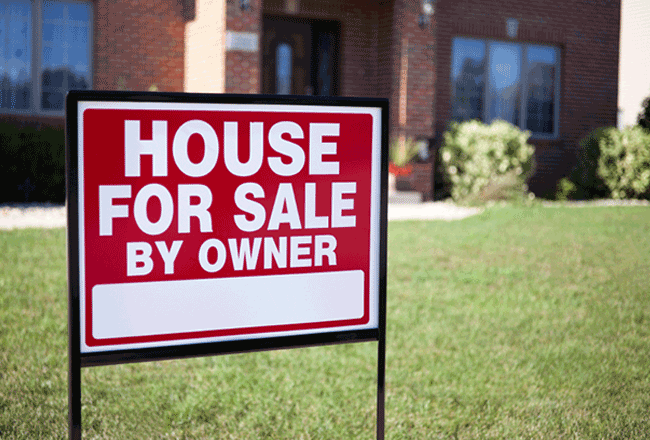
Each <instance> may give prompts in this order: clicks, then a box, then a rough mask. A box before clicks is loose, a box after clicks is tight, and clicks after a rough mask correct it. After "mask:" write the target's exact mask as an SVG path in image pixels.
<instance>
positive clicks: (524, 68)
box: [449, 35, 562, 140]
mask: <svg viewBox="0 0 650 440" xmlns="http://www.w3.org/2000/svg"><path fill="white" fill-rule="evenodd" d="M459 39H462V40H473V41H480V42H482V43H483V44H484V45H485V72H484V75H485V87H484V90H483V109H482V112H481V121H483V122H485V123H487V116H488V107H489V106H488V97H489V96H490V95H489V91H490V89H491V86H490V80H489V68H490V62H491V53H490V52H491V51H490V44H492V43H496V44H499V43H506V44H517V45H519V46H520V47H521V66H520V71H521V79H520V80H521V92H520V93H521V95H520V108H519V121H520V123H519V125H518V127H519V128H520V129H522V130H527V128H526V127H525V125H526V119H527V113H528V105H527V99H528V96H527V95H528V89H529V80H528V74H529V63H528V48H529V47H531V46H539V47H546V48H550V49H553V51H554V52H555V58H556V59H555V63H554V66H555V84H554V90H553V92H554V96H553V107H554V112H553V113H554V114H553V133H541V132H533V131H531V130H528V131H530V133H531V135H530V137H531V138H532V139H548V140H556V139H558V138H559V137H560V90H561V87H560V84H561V78H562V72H561V71H562V51H561V48H560V46H556V45H553V44H547V43H536V42H527V41H512V40H500V39H495V38H479V37H475V36H464V35H456V36H454V37H452V40H451V42H452V43H451V44H452V50H451V60H450V64H449V65H450V66H453V65H454V51H453V45H454V43H455V42H456V41H457V40H459ZM449 70H450V85H451V98H452V99H451V103H450V104H451V105H450V107H451V108H450V110H451V112H450V114H452V115H453V113H454V104H455V103H454V100H455V90H454V87H455V85H454V80H453V77H452V74H453V71H452V69H451V68H450V69H449ZM513 125H514V124H513Z"/></svg>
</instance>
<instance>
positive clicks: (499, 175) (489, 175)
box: [441, 121, 535, 203]
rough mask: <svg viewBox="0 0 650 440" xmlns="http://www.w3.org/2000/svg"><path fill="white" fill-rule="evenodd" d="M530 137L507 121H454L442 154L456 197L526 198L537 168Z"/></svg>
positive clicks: (476, 199) (474, 199)
mask: <svg viewBox="0 0 650 440" xmlns="http://www.w3.org/2000/svg"><path fill="white" fill-rule="evenodd" d="M529 136H530V133H529V132H527V131H521V130H520V129H519V128H517V127H515V126H513V125H512V124H509V123H507V122H504V121H495V122H493V123H492V124H490V125H486V124H483V123H482V122H479V121H468V122H463V123H457V122H452V124H451V125H450V127H449V130H448V131H446V132H445V134H444V145H443V147H442V149H441V157H442V163H443V166H444V168H445V174H446V176H447V179H448V180H449V181H450V182H451V195H452V197H453V199H454V200H456V201H459V202H470V203H471V202H485V201H489V200H515V199H520V198H522V197H525V196H526V193H527V191H528V189H527V187H526V179H527V178H528V177H529V176H530V175H531V174H532V172H533V168H534V160H533V153H534V151H535V149H534V147H533V146H532V145H530V144H528V143H527V141H528V137H529Z"/></svg>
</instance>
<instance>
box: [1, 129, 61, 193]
mask: <svg viewBox="0 0 650 440" xmlns="http://www.w3.org/2000/svg"><path fill="white" fill-rule="evenodd" d="M0 185H2V191H0V203H7V202H53V203H63V202H64V201H65V135H64V132H63V129H57V128H52V127H46V128H42V129H36V128H34V127H29V126H25V127H20V128H19V127H17V126H16V125H14V124H11V123H7V122H0Z"/></svg>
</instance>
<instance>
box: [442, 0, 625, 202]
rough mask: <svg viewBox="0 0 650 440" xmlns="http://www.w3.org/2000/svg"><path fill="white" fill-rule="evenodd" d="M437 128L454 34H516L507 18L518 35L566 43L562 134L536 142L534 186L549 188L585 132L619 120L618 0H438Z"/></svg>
mask: <svg viewBox="0 0 650 440" xmlns="http://www.w3.org/2000/svg"><path fill="white" fill-rule="evenodd" d="M436 17H437V20H438V26H437V29H436V34H437V48H438V50H437V54H436V59H437V63H436V72H437V76H438V88H437V97H436V107H435V110H436V121H435V128H436V131H437V132H438V133H442V132H443V131H444V129H445V127H446V124H447V123H448V121H449V119H450V115H451V104H450V102H451V83H450V72H451V57H452V54H451V42H452V38H453V37H454V36H468V37H476V38H491V39H498V40H506V41H507V40H510V38H508V36H507V34H506V19H507V18H516V19H517V20H519V32H518V37H517V38H516V40H517V41H525V42H533V43H546V44H552V45H555V46H556V47H558V48H559V49H560V57H561V67H560V103H559V105H560V114H559V120H560V123H559V138H558V139H557V140H551V141H548V140H546V141H544V140H534V139H532V140H531V143H533V144H535V146H536V159H537V163H538V171H537V173H536V176H535V177H534V178H533V179H532V180H531V182H530V183H531V187H532V188H533V189H535V190H536V191H537V192H541V193H544V192H546V191H548V190H552V186H553V185H554V184H555V181H556V180H557V179H558V178H559V177H561V176H562V175H565V174H566V173H567V172H568V171H569V170H570V169H571V167H572V165H573V163H574V160H575V149H576V147H577V146H578V142H579V140H580V139H581V138H583V137H584V136H585V135H587V134H588V133H589V132H590V131H591V130H593V129H594V128H597V127H601V126H607V125H612V126H614V125H616V115H617V94H618V90H617V87H618V51H619V27H620V0H538V1H536V2H522V1H520V0H482V1H480V2H477V1H475V0H439V1H438V3H437V5H436Z"/></svg>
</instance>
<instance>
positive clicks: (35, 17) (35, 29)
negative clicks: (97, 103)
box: [0, 0, 95, 117]
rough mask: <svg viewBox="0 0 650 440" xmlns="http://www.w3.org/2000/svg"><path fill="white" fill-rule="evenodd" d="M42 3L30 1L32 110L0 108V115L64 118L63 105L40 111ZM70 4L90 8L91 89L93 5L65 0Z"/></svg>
mask: <svg viewBox="0 0 650 440" xmlns="http://www.w3.org/2000/svg"><path fill="white" fill-rule="evenodd" d="M43 1H44V0H31V1H30V3H31V6H32V23H31V26H32V36H31V38H32V44H31V47H30V49H31V51H32V59H31V62H32V69H31V74H32V84H33V85H32V92H33V98H32V99H33V101H32V108H30V109H29V110H17V109H11V108H0V114H3V115H22V116H49V117H64V116H65V103H64V106H63V109H61V110H43V109H42V107H41V106H42V99H43V97H42V96H41V94H42V87H41V81H42V80H41V77H40V74H42V73H43V70H42V62H43ZM67 1H70V2H78V3H85V4H87V5H88V6H89V7H90V23H89V25H90V32H89V36H88V55H89V59H88V70H89V75H88V87H89V89H92V87H93V72H94V66H93V58H94V57H93V36H94V25H95V19H94V18H95V5H94V2H92V1H82V0H67Z"/></svg>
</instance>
